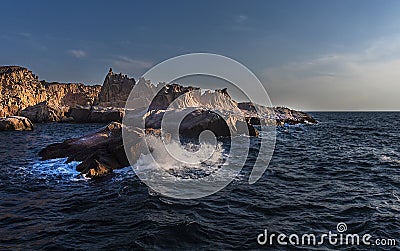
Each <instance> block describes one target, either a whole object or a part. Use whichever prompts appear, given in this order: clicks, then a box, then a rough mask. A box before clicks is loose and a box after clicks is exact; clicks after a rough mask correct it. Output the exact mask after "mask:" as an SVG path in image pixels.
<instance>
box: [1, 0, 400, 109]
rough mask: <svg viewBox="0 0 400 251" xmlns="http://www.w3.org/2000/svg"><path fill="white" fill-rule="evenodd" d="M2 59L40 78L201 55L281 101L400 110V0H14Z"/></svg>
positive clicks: (82, 77) (87, 75) (98, 74)
mask: <svg viewBox="0 0 400 251" xmlns="http://www.w3.org/2000/svg"><path fill="white" fill-rule="evenodd" d="M1 9H2V15H1V16H0V21H1V24H2V27H3V30H2V32H1V34H0V65H22V66H26V67H28V68H30V69H32V70H33V71H34V72H35V73H37V75H39V77H40V78H41V79H46V80H48V81H61V82H84V83H87V84H93V83H102V82H103V79H104V76H105V74H106V73H107V71H108V68H109V67H113V68H114V71H116V72H123V73H126V74H128V75H131V76H134V77H138V76H140V75H141V74H143V73H144V72H145V71H146V70H147V69H149V68H150V67H151V66H153V65H155V64H157V63H159V62H161V61H163V60H166V59H168V58H171V57H174V56H178V55H181V54H185V53H192V52H210V53H217V54H221V55H224V56H228V57H231V58H233V59H235V60H237V61H239V62H241V63H242V64H244V65H246V66H247V67H249V68H250V69H251V70H252V71H253V72H254V73H255V74H256V75H257V76H258V77H259V78H260V80H261V81H262V82H263V84H264V86H265V87H266V89H267V91H268V92H269V94H270V97H271V100H272V102H273V104H275V105H288V106H291V107H293V108H297V109H304V110H399V109H400V101H399V100H400V99H398V96H399V95H398V94H400V74H399V73H397V72H400V71H399V70H398V69H399V68H398V67H400V15H399V13H400V1H351V0H349V1H115V2H112V1H17V2H12V1H7V2H2V5H1Z"/></svg>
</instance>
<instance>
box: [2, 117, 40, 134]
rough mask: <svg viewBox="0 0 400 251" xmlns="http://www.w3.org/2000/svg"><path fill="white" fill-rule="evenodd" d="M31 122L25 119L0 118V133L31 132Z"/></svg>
mask: <svg viewBox="0 0 400 251" xmlns="http://www.w3.org/2000/svg"><path fill="white" fill-rule="evenodd" d="M31 130H33V125H32V122H31V121H30V120H29V119H28V118H25V117H21V116H9V117H6V118H0V131H31Z"/></svg>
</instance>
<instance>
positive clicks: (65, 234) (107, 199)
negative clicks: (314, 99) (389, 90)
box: [0, 112, 400, 250]
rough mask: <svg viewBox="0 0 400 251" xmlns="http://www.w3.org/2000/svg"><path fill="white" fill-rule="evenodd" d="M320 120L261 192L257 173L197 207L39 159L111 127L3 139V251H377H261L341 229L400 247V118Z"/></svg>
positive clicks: (283, 145) (122, 173) (281, 146)
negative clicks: (277, 237)
mask: <svg viewBox="0 0 400 251" xmlns="http://www.w3.org/2000/svg"><path fill="white" fill-rule="evenodd" d="M312 115H313V116H315V117H316V118H317V119H318V120H319V121H320V123H319V124H318V125H298V126H285V127H281V128H278V133H277V143H276V148H275V152H274V155H273V158H272V160H271V163H270V166H269V168H268V169H267V172H266V173H265V174H264V176H263V177H262V178H261V179H260V180H259V181H258V182H257V183H255V184H252V185H249V184H248V177H249V174H250V172H251V168H249V167H248V166H247V167H246V166H245V167H244V168H243V170H242V172H241V173H240V175H239V176H238V177H237V178H236V179H235V180H234V181H233V182H232V183H231V184H230V185H229V186H228V187H226V188H225V189H223V190H221V191H219V192H218V193H216V194H213V195H211V196H208V197H205V198H202V199H197V200H177V199H171V198H166V197H163V196H160V195H159V194H157V193H155V192H153V191H151V190H150V189H148V187H147V186H146V185H145V184H143V183H142V182H141V181H140V180H139V179H138V178H137V177H136V175H135V173H134V171H133V170H132V169H131V168H125V169H122V170H118V171H117V172H116V173H115V174H114V175H112V176H109V177H107V178H104V179H101V180H95V181H94V180H88V179H85V178H83V177H78V176H77V175H78V173H77V172H76V171H75V170H74V167H75V166H76V164H77V163H69V164H65V163H64V162H65V160H64V159H57V160H49V161H40V160H39V158H38V157H37V154H38V152H39V151H40V149H42V148H43V147H45V146H46V145H48V144H50V143H54V142H60V141H62V140H64V139H66V138H70V137H77V136H81V135H83V134H85V133H87V132H91V131H94V130H96V129H97V128H99V127H101V126H102V125H101V124H84V125H79V124H57V123H54V124H42V125H36V129H35V130H34V131H32V132H1V133H0V250H15V249H17V250H19V249H21V250H26V249H28V250H29V249H42V250H97V249H108V250H112V249H118V250H141V249H174V250H177V249H178V250H193V249H201V250H203V249H207V250H222V249H237V250H243V249H253V250H255V249H263V250H268V249H270V250H277V249H281V250H287V249H302V250H310V249H315V250H321V249H326V250H329V249H336V250H338V249H340V250H354V249H356V250H363V249H365V250H367V249H369V248H370V247H367V246H357V247H355V246H346V245H331V244H329V243H324V245H321V246H301V245H300V246H289V247H288V246H282V245H279V244H277V243H273V244H272V245H268V244H267V245H260V244H258V243H257V237H258V235H259V234H262V233H263V232H264V230H265V229H267V230H268V232H270V233H284V234H288V235H289V234H298V235H301V234H306V233H314V234H316V235H320V234H323V233H328V231H332V232H336V227H337V224H338V223H340V222H343V223H346V224H347V231H346V232H345V233H358V234H360V236H361V235H363V234H370V235H371V236H372V240H373V239H377V238H381V239H384V238H387V239H389V238H392V239H398V236H399V234H398V233H399V229H400V116H399V115H400V113H367V112H360V113H353V112H351V113H350V112H349V113H312ZM253 150H254V149H253ZM262 157H263V156H260V158H262ZM399 241H400V240H397V242H399ZM398 246H399V243H398V245H397V247H398ZM373 248H374V249H382V250H388V249H390V248H391V249H393V250H394V249H395V248H396V247H383V246H374V247H373Z"/></svg>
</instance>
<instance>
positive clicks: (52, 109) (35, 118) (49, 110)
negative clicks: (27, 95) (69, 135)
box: [21, 101, 66, 123]
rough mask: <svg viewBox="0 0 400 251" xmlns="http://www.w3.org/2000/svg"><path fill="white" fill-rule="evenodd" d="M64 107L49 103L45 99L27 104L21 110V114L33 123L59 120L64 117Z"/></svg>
mask: <svg viewBox="0 0 400 251" xmlns="http://www.w3.org/2000/svg"><path fill="white" fill-rule="evenodd" d="M65 112H66V111H65V108H64V109H63V108H62V107H59V106H57V105H49V104H48V103H47V101H43V102H40V103H39V104H37V105H34V106H29V107H27V108H25V109H24V110H22V111H21V116H24V117H27V118H28V119H30V120H31V121H32V122H34V123H42V122H55V121H61V120H62V119H63V118H64V114H65Z"/></svg>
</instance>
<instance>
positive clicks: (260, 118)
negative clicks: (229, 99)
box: [238, 102, 318, 126]
mask: <svg viewBox="0 0 400 251" xmlns="http://www.w3.org/2000/svg"><path fill="white" fill-rule="evenodd" d="M238 108H239V109H240V110H241V111H242V112H243V115H244V116H245V117H246V120H247V122H248V123H250V124H252V125H269V124H274V125H278V126H281V125H284V124H289V125H295V124H317V123H318V121H317V120H315V119H314V118H313V117H312V116H310V115H309V114H307V113H305V112H301V111H296V110H292V109H289V108H286V107H265V106H262V105H258V104H254V103H251V102H242V103H238Z"/></svg>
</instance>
